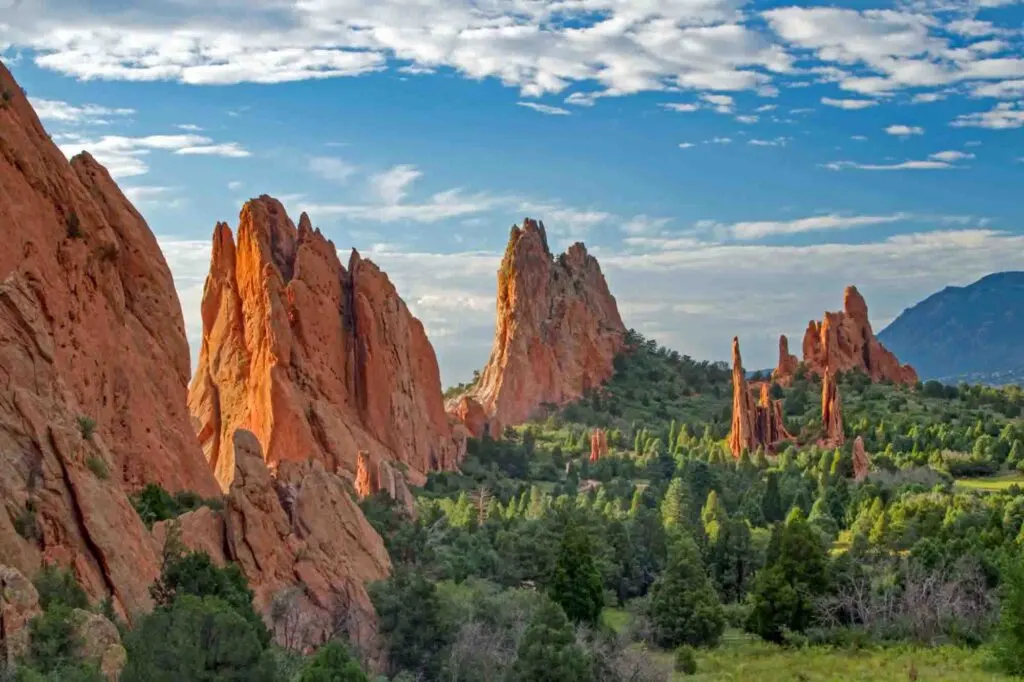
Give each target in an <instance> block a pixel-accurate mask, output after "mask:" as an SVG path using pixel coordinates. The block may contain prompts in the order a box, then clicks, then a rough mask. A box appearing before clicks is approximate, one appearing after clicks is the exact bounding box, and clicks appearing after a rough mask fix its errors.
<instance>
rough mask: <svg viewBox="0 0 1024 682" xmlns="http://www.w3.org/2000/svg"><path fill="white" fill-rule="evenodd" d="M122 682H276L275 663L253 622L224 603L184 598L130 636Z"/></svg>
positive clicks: (149, 618) (152, 616)
mask: <svg viewBox="0 0 1024 682" xmlns="http://www.w3.org/2000/svg"><path fill="white" fill-rule="evenodd" d="M124 644H125V649H126V650H127V651H128V664H127V665H126V666H125V669H124V672H123V673H122V674H121V682H178V681H179V680H217V681H218V682H220V681H223V682H273V680H274V679H275V677H276V675H275V669H274V661H273V658H272V656H271V654H270V652H269V651H266V650H265V648H264V647H263V646H262V645H261V644H260V637H259V636H258V635H257V633H256V632H255V631H254V629H253V626H252V623H250V622H248V621H247V620H246V619H245V618H243V617H242V616H241V615H239V613H238V611H237V610H236V609H235V608H234V607H233V606H232V605H231V604H229V603H227V602H226V601H224V600H223V599H219V598H217V597H197V596H195V595H191V594H183V595H182V596H180V597H179V598H178V599H177V600H176V601H175V602H174V604H173V605H172V606H170V607H169V608H167V607H164V608H159V609H157V610H155V611H153V612H152V613H150V614H149V615H147V616H145V617H144V618H143V619H142V621H141V622H140V623H139V625H138V626H137V627H136V628H135V629H134V630H132V631H131V632H129V633H128V634H127V636H126V637H125V642H124Z"/></svg>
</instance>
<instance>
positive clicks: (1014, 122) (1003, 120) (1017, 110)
mask: <svg viewBox="0 0 1024 682" xmlns="http://www.w3.org/2000/svg"><path fill="white" fill-rule="evenodd" d="M950 125H951V126H954V127H957V128H989V129H991V130H1007V129H1010V128H1020V127H1024V108H1022V106H1021V104H1019V103H1018V104H1012V103H1010V102H1000V103H999V104H997V105H996V106H995V108H994V109H992V110H990V111H982V112H978V113H973V114H962V115H960V116H957V117H956V119H955V120H954V121H953V122H952V123H950Z"/></svg>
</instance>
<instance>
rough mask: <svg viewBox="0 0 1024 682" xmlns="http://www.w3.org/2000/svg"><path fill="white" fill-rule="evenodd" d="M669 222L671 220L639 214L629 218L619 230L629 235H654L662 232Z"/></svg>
mask: <svg viewBox="0 0 1024 682" xmlns="http://www.w3.org/2000/svg"><path fill="white" fill-rule="evenodd" d="M671 222H672V219H671V218H654V217H651V216H647V215H643V214H641V215H636V216H633V217H632V218H630V219H629V221H627V222H626V223H624V224H623V225H622V226H621V229H622V231H623V232H625V233H626V234H629V235H640V234H654V233H657V232H660V231H662V230H664V229H665V228H666V227H668V225H669V224H670V223H671Z"/></svg>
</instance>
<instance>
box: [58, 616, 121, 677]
mask: <svg viewBox="0 0 1024 682" xmlns="http://www.w3.org/2000/svg"><path fill="white" fill-rule="evenodd" d="M68 622H70V623H71V624H72V625H73V626H74V628H75V634H77V635H78V639H79V642H81V649H80V650H79V655H80V656H81V657H82V658H83V659H84V660H86V661H89V662H91V663H94V664H95V665H96V666H97V667H98V668H99V669H100V673H101V674H102V675H103V678H104V679H106V680H108V682H116V681H117V679H118V678H119V677H121V671H122V670H124V666H125V664H127V663H128V652H127V651H125V648H124V647H123V646H121V633H120V632H118V630H117V626H116V625H114V624H113V623H111V622H110V621H109V620H107V619H106V618H104V617H103V616H101V615H100V614H98V613H92V612H91V611H85V610H83V609H75V610H74V611H72V612H71V615H70V617H69V618H68Z"/></svg>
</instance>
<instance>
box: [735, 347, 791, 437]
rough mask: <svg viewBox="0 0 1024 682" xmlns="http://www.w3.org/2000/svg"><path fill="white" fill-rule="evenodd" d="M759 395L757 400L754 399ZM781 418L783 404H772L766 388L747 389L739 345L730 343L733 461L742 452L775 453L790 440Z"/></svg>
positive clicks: (764, 386) (773, 402)
mask: <svg viewBox="0 0 1024 682" xmlns="http://www.w3.org/2000/svg"><path fill="white" fill-rule="evenodd" d="M755 390H756V391H758V392H759V395H760V399H755V398H754V391H755ZM791 439H792V436H791V435H790V434H789V432H787V431H786V426H785V423H784V421H783V418H782V401H781V400H772V399H771V395H770V394H769V386H768V384H766V383H762V384H760V387H759V388H756V389H755V388H754V387H748V386H747V378H746V374H745V373H744V370H743V358H742V357H741V356H740V341H739V339H738V338H736V337H733V340H732V429H731V430H730V432H729V449H730V450H731V451H732V454H733V456H734V457H739V456H740V455H741V454H742V453H743V451H744V450H746V451H748V452H754V451H755V450H756V449H757V448H759V447H763V448H764V449H765V450H766V451H767V452H774V451H775V449H776V447H777V446H778V444H779V443H781V442H783V441H786V440H791Z"/></svg>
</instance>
